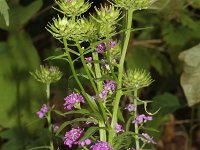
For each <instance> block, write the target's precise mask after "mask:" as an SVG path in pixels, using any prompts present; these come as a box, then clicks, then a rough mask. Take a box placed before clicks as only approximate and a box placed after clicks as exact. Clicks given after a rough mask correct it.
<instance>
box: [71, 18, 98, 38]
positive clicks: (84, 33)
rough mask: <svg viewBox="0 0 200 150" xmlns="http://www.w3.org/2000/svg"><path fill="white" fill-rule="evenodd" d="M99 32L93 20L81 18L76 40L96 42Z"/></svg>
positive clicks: (78, 21) (78, 23)
mask: <svg viewBox="0 0 200 150" xmlns="http://www.w3.org/2000/svg"><path fill="white" fill-rule="evenodd" d="M97 32H98V28H97V26H96V24H95V22H94V20H93V19H91V18H89V19H86V18H81V19H79V20H77V29H76V36H77V37H76V39H78V40H79V41H93V40H96V39H97V38H98V34H97ZM74 36H75V35H74Z"/></svg>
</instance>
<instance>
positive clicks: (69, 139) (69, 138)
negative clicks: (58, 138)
mask: <svg viewBox="0 0 200 150" xmlns="http://www.w3.org/2000/svg"><path fill="white" fill-rule="evenodd" d="M82 135H83V130H82V129H80V128H72V129H71V130H70V131H69V132H66V134H65V137H64V139H65V141H64V144H65V145H67V146H69V147H70V148H71V147H72V145H73V144H75V145H80V146H84V145H89V144H91V140H90V139H86V140H85V141H81V142H80V141H78V140H79V139H80V138H81V137H82Z"/></svg>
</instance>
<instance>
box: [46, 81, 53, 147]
mask: <svg viewBox="0 0 200 150" xmlns="http://www.w3.org/2000/svg"><path fill="white" fill-rule="evenodd" d="M46 93H47V106H50V102H49V101H50V83H47V84H46ZM47 123H48V130H49V134H50V137H49V138H50V150H54V147H53V134H52V125H51V111H49V112H48V113H47Z"/></svg>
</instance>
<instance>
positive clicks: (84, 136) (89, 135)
mask: <svg viewBox="0 0 200 150" xmlns="http://www.w3.org/2000/svg"><path fill="white" fill-rule="evenodd" d="M98 129H99V127H90V128H89V129H87V131H86V132H85V133H84V135H83V137H82V138H81V139H80V140H79V141H84V140H86V139H87V138H89V137H91V136H92V135H93V134H94V133H95V132H96V131H97V130H98Z"/></svg>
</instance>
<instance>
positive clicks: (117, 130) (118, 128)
mask: <svg viewBox="0 0 200 150" xmlns="http://www.w3.org/2000/svg"><path fill="white" fill-rule="evenodd" d="M115 131H116V132H117V133H119V132H124V130H123V129H122V125H120V124H118V123H116V124H115Z"/></svg>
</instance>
